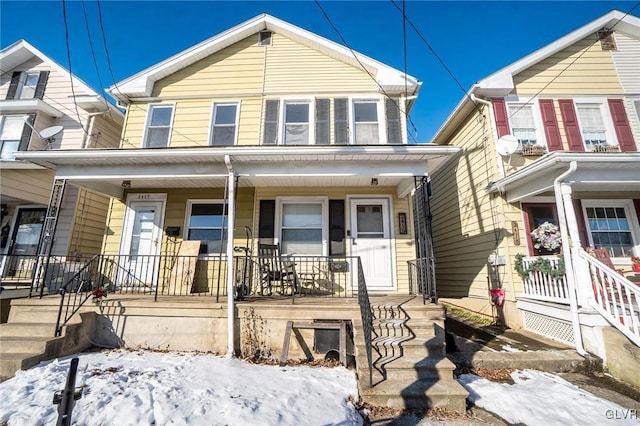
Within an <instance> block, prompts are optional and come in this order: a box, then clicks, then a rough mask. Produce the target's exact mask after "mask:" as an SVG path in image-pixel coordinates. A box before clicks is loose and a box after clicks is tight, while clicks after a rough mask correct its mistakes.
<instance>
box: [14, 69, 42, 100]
mask: <svg viewBox="0 0 640 426" xmlns="http://www.w3.org/2000/svg"><path fill="white" fill-rule="evenodd" d="M48 79H49V71H15V72H14V73H13V74H12V76H11V83H9V89H8V90H7V99H42V98H43V97H44V90H45V87H46V85H47V80H48Z"/></svg>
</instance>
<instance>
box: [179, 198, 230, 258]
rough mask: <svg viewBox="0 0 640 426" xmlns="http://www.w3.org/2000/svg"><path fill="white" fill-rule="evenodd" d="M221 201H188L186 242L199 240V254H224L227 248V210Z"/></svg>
mask: <svg viewBox="0 0 640 426" xmlns="http://www.w3.org/2000/svg"><path fill="white" fill-rule="evenodd" d="M226 206H227V205H226V203H224V202H223V201H213V200H212V201H208V200H203V201H200V200H198V201H189V202H188V203H187V215H186V216H187V219H186V226H185V239H186V240H199V241H200V242H201V244H200V254H213V253H215V254H217V253H224V252H225V250H226V246H227V219H228V218H227V211H226V210H227V209H226Z"/></svg>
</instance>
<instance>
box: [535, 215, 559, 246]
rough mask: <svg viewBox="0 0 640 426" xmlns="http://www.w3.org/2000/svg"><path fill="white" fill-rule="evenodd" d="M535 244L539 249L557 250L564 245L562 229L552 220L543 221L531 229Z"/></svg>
mask: <svg viewBox="0 0 640 426" xmlns="http://www.w3.org/2000/svg"><path fill="white" fill-rule="evenodd" d="M531 237H532V238H533V243H534V244H533V246H534V247H535V248H536V249H538V250H546V251H557V250H558V249H560V247H562V237H561V236H560V229H559V228H558V226H557V225H554V224H553V223H551V222H543V223H541V224H540V225H539V226H538V227H537V228H536V229H534V230H533V231H531Z"/></svg>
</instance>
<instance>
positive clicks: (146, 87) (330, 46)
mask: <svg viewBox="0 0 640 426" xmlns="http://www.w3.org/2000/svg"><path fill="white" fill-rule="evenodd" d="M260 31H273V32H275V33H278V34H282V35H283V36H285V37H288V38H290V39H291V40H293V41H296V42H298V43H300V44H302V45H304V46H307V47H311V48H313V49H316V50H319V51H320V52H322V53H325V54H326V55H328V56H330V57H332V58H334V59H337V60H340V61H342V62H345V63H347V64H350V65H353V66H355V67H357V68H362V67H361V65H360V64H359V63H358V61H360V63H362V65H364V66H365V68H366V69H367V71H369V72H370V73H371V74H372V75H373V76H374V77H375V78H376V80H377V82H378V83H379V84H380V85H381V86H382V87H383V88H384V89H385V90H389V91H394V90H396V91H404V89H405V78H404V75H405V74H404V73H403V72H402V71H399V70H397V69H395V68H392V67H389V66H387V65H385V64H383V63H382V62H379V61H376V60H375V59H372V58H370V57H368V56H365V55H363V54H361V53H357V52H352V51H351V50H350V49H349V48H347V47H344V46H342V45H340V44H338V43H335V42H333V41H331V40H328V39H326V38H323V37H320V36H318V35H316V34H314V33H311V32H309V31H307V30H304V29H302V28H299V27H296V26H295V25H292V24H289V23H288V22H285V21H282V20H280V19H277V18H274V17H273V16H271V15H267V14H262V15H258V16H256V17H254V18H252V19H249V20H248V21H245V22H243V23H241V24H239V25H236V26H235V27H233V28H230V29H228V30H226V31H223V32H222V33H220V34H218V35H215V36H213V37H211V38H209V39H207V40H205V41H203V42H201V43H199V44H196V45H195V46H192V47H190V48H188V49H186V50H183V51H182V52H180V53H178V54H176V55H173V56H171V57H170V58H168V59H166V60H164V61H162V62H160V63H158V64H156V65H153V66H151V67H149V68H147V69H145V70H143V71H140V72H139V73H137V74H135V75H133V76H131V77H129V78H127V79H125V80H122V81H121V82H119V83H116V84H114V85H113V86H111V87H109V89H107V92H108V93H109V94H111V95H112V96H113V97H115V98H116V99H118V100H119V101H121V102H124V103H126V101H127V99H129V98H133V97H146V96H150V95H151V92H152V90H153V85H154V83H155V82H156V81H158V80H160V79H162V78H165V77H167V76H169V75H171V74H173V73H175V72H177V71H179V70H181V69H183V68H185V67H187V66H189V65H191V64H193V63H195V62H197V61H199V60H201V59H204V58H206V57H208V56H211V55H212V54H214V53H216V52H219V51H220V50H222V49H224V48H226V47H229V46H231V45H233V44H234V43H237V42H239V41H241V40H243V39H245V38H247V37H249V36H251V35H253V34H256V33H258V32H260ZM354 55H355V56H356V57H357V60H356V58H355V57H354ZM407 84H408V88H409V90H410V94H416V93H417V91H418V89H419V88H420V85H421V84H422V83H420V82H419V81H418V80H417V79H416V78H415V77H412V76H410V75H408V74H407Z"/></svg>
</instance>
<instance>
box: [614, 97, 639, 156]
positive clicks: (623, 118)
mask: <svg viewBox="0 0 640 426" xmlns="http://www.w3.org/2000/svg"><path fill="white" fill-rule="evenodd" d="M609 110H610V111H611V118H613V126H614V127H615V128H616V136H617V137H618V146H619V147H620V151H623V152H631V151H637V149H636V143H635V141H634V140H633V134H632V133H631V126H629V120H627V113H626V111H625V109H624V103H623V101H622V99H609Z"/></svg>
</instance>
